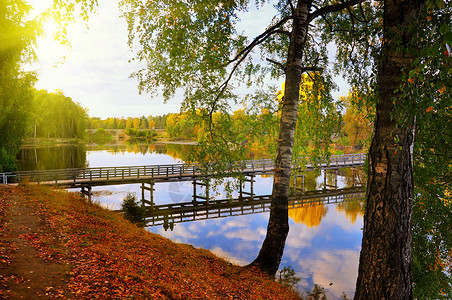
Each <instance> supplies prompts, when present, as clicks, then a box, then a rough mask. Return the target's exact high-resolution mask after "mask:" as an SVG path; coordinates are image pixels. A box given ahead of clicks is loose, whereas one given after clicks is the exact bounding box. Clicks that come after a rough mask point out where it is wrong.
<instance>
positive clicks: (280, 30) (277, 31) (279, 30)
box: [273, 29, 290, 37]
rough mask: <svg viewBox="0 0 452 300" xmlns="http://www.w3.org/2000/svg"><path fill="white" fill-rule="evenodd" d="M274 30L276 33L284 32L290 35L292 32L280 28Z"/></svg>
mask: <svg viewBox="0 0 452 300" xmlns="http://www.w3.org/2000/svg"><path fill="white" fill-rule="evenodd" d="M273 32H274V33H281V34H284V35H286V36H288V37H290V32H289V31H287V30H282V29H278V30H274V31H273Z"/></svg>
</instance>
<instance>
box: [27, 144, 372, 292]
mask: <svg viewBox="0 0 452 300" xmlns="http://www.w3.org/2000/svg"><path fill="white" fill-rule="evenodd" d="M190 147H191V146H190V145H184V144H153V145H126V144H122V145H115V146H102V147H99V146H85V145H83V144H81V145H63V146H55V147H31V148H30V147H26V148H24V149H22V151H21V152H20V153H19V156H18V160H19V162H18V164H19V168H20V169H21V170H34V169H66V168H79V167H100V166H128V165H131V166H133V165H135V166H138V165H152V164H171V163H180V162H183V159H184V157H187V155H188V153H189V151H190ZM352 176H353V177H354V178H355V180H358V181H364V176H363V175H362V172H361V173H359V172H358V173H356V171H353V172H352V170H347V169H341V170H340V172H339V175H338V176H337V185H338V187H339V188H341V187H347V186H350V185H351V182H352V179H351V178H352ZM305 178H306V180H305V188H306V189H308V190H316V189H322V188H323V185H324V174H323V171H322V172H320V171H317V172H314V171H311V172H308V173H307V175H306V177H305ZM326 178H327V184H330V183H331V182H332V181H334V175H333V174H327V176H326ZM255 179H256V182H255V183H254V192H255V193H256V194H257V195H267V194H271V189H272V181H273V178H272V176H256V178H255ZM154 187H155V192H154V201H155V203H156V204H164V203H178V202H186V201H191V199H192V191H193V185H192V183H191V182H170V183H157V184H155V186H154ZM74 191H77V190H74ZM93 192H94V197H93V199H94V201H98V202H99V203H100V204H101V205H103V206H105V207H107V208H110V209H119V208H120V206H121V202H122V199H123V198H124V197H125V196H126V195H127V193H136V195H137V198H141V189H140V185H139V184H129V185H117V186H108V187H105V186H104V187H94V188H93ZM211 194H212V193H211ZM217 194H218V196H217V197H219V198H225V197H226V195H225V191H224V190H223V189H222V188H221V187H219V188H218V190H217ZM361 209H362V202H360V201H352V202H344V203H339V204H312V205H304V206H302V207H298V208H293V209H290V210H289V217H290V231H289V235H288V237H287V241H286V248H285V251H284V255H283V258H282V261H281V265H280V268H281V269H282V268H283V267H285V266H290V267H291V268H293V269H294V270H295V272H296V276H298V277H300V278H301V280H300V282H299V284H298V285H297V287H298V288H299V289H300V290H305V289H312V287H313V286H314V284H319V285H321V286H323V287H324V288H325V290H326V292H327V295H328V299H339V298H340V296H341V295H342V293H343V292H345V293H346V295H347V296H348V298H350V297H352V296H353V293H354V289H355V282H356V277H357V273H358V261H359V251H360V248H361V239H362V230H361V229H362V227H363V216H362V212H361ZM267 222H268V212H264V213H259V214H250V215H239V216H233V217H227V218H221V219H208V220H201V221H193V222H185V223H177V224H175V226H174V229H173V230H172V231H171V230H165V229H164V228H163V227H162V226H156V227H148V228H147V229H148V230H149V231H151V232H155V233H158V234H160V235H162V236H165V237H167V238H169V239H171V240H173V241H175V242H180V243H188V244H191V245H193V246H195V247H202V248H205V249H209V250H211V251H212V252H213V253H215V254H216V255H218V256H220V257H223V258H225V259H227V260H228V261H231V262H233V263H236V264H239V265H246V264H248V263H250V262H251V261H253V259H254V258H256V256H257V254H258V252H259V249H260V247H261V244H262V241H263V240H264V238H265V233H266V228H267Z"/></svg>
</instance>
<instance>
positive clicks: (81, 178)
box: [0, 154, 366, 187]
mask: <svg viewBox="0 0 452 300" xmlns="http://www.w3.org/2000/svg"><path fill="white" fill-rule="evenodd" d="M365 159H366V156H365V154H347V155H333V156H331V158H330V161H329V162H323V163H320V164H318V165H317V167H318V168H320V169H332V168H344V167H353V166H362V165H363V164H364V161H365ZM237 166H238V167H237ZM237 166H235V167H234V168H231V170H234V172H241V173H243V174H250V173H254V174H259V173H260V174H266V173H272V172H273V169H274V167H275V166H274V163H273V161H272V160H270V159H261V160H247V161H243V162H238V164H237ZM201 167H205V166H200V165H197V164H166V165H145V166H122V167H94V168H74V169H57V170H41V171H40V170H37V171H19V172H9V173H0V180H2V183H3V184H9V183H19V182H23V181H28V182H34V183H38V184H54V185H61V186H74V187H76V186H80V185H83V184H89V185H92V186H95V185H109V184H124V183H132V182H141V181H143V180H147V179H149V180H156V181H165V180H169V179H173V180H184V179H185V180H187V178H193V177H197V176H215V175H224V176H227V175H231V172H227V171H220V170H214V169H211V171H210V173H209V174H205V173H204V172H201V169H203V170H206V168H201ZM293 168H294V169H299V168H300V167H299V166H293ZM305 168H306V169H307V170H309V169H313V168H314V165H313V164H312V163H310V161H309V160H308V163H307V164H306V166H305Z"/></svg>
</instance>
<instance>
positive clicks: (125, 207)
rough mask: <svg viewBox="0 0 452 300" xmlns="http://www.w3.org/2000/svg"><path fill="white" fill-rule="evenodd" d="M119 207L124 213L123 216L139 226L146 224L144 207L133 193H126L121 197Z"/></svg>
mask: <svg viewBox="0 0 452 300" xmlns="http://www.w3.org/2000/svg"><path fill="white" fill-rule="evenodd" d="M121 208H122V212H123V213H124V218H126V219H127V220H129V221H130V222H132V223H134V224H137V225H138V226H140V227H144V226H145V225H146V221H145V212H146V209H145V208H144V207H143V206H141V204H140V202H138V201H137V199H136V197H135V195H134V194H132V193H127V196H126V197H125V198H124V199H122V204H121Z"/></svg>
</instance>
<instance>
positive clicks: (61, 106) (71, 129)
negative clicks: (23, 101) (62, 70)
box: [30, 90, 87, 138]
mask: <svg viewBox="0 0 452 300" xmlns="http://www.w3.org/2000/svg"><path fill="white" fill-rule="evenodd" d="M86 117H87V112H86V109H84V108H83V107H81V106H80V104H78V103H75V102H74V101H73V100H72V99H71V98H69V97H66V96H64V94H63V93H62V92H61V91H57V92H55V93H48V92H47V91H46V90H40V91H37V90H36V91H35V92H34V97H33V115H32V122H31V124H30V134H31V135H32V136H33V137H45V138H83V136H84V134H85V129H86Z"/></svg>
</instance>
